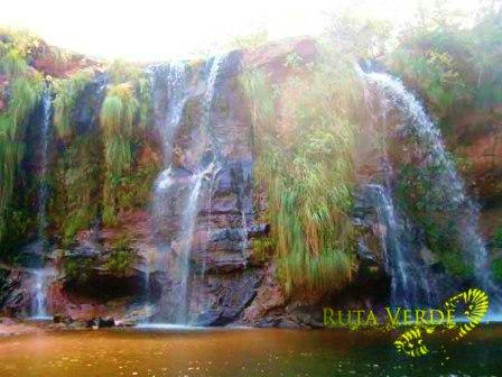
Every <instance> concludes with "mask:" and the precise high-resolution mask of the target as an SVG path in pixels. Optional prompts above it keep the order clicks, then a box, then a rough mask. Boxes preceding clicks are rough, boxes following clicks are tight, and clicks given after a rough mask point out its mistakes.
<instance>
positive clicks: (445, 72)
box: [388, 12, 502, 127]
mask: <svg viewBox="0 0 502 377" xmlns="http://www.w3.org/2000/svg"><path fill="white" fill-rule="evenodd" d="M501 24H502V13H500V12H498V13H495V12H492V13H488V14H487V15H486V16H485V17H484V19H483V20H482V22H480V23H479V24H478V25H477V26H476V27H474V28H473V29H465V28H462V27H460V26H459V25H456V24H450V23H447V22H446V21H445V20H442V21H437V22H435V23H432V24H431V25H428V27H422V28H415V29H409V30H407V33H406V34H404V35H403V36H402V40H401V43H400V45H399V47H398V48H397V49H396V50H395V51H394V52H393V53H392V55H391V56H390V59H388V60H389V63H390V65H391V66H392V68H393V69H394V70H395V71H396V72H397V73H398V74H399V75H401V76H402V77H404V78H405V79H406V81H408V82H409V83H411V84H412V85H413V86H414V87H415V88H417V90H418V91H419V92H420V94H421V96H423V97H424V98H425V99H426V101H427V104H428V105H429V106H430V109H431V110H432V111H433V113H434V114H435V115H437V116H438V117H440V118H442V119H443V120H444V122H443V124H445V125H449V126H450V127H454V124H455V122H454V119H455V118H456V117H458V116H459V115H460V116H461V115H462V114H464V113H465V111H466V110H469V109H470V110H471V111H472V109H473V108H475V107H479V108H487V109H489V108H492V107H493V106H494V105H495V104H497V103H500V102H501V101H502V93H501V91H500V85H501V84H502V82H501V80H502V74H501V70H500V64H499V62H500V60H501V58H502V52H501V50H500V48H499V45H500V40H501V38H502V27H501V26H500V25H501Z"/></svg>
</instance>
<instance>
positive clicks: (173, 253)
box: [153, 56, 225, 324]
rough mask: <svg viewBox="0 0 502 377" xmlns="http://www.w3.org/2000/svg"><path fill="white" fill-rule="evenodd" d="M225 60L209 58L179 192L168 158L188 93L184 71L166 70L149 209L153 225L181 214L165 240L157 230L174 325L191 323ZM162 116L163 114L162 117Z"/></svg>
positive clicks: (212, 175) (214, 160)
mask: <svg viewBox="0 0 502 377" xmlns="http://www.w3.org/2000/svg"><path fill="white" fill-rule="evenodd" d="M224 59H225V57H224V56H217V57H215V58H214V59H212V60H211V61H210V62H209V64H210V65H209V70H208V72H207V74H206V76H205V91H204V95H203V98H202V103H201V105H202V114H201V118H200V120H199V121H198V124H197V125H196V128H195V129H196V132H198V133H197V136H195V137H194V138H193V140H192V141H191V144H190V145H189V151H190V154H191V159H192V162H191V164H189V165H190V166H184V168H185V172H186V171H187V170H189V173H190V176H189V177H188V179H186V178H185V181H186V182H187V183H185V185H186V188H185V189H184V190H183V191H184V193H183V194H182V195H180V179H179V177H180V174H181V173H180V172H179V171H180V169H179V167H177V166H173V164H172V161H171V160H172V148H173V143H174V138H175V137H176V133H177V130H178V127H179V126H180V122H181V120H182V116H183V110H184V108H185V104H186V102H187V100H188V98H189V93H188V87H187V85H188V77H187V70H186V69H185V68H181V67H180V66H170V67H169V69H168V71H167V72H168V73H167V78H166V83H167V88H166V91H167V92H166V93H165V94H164V95H167V102H168V105H167V108H166V110H165V114H164V115H163V119H164V122H163V124H161V125H160V127H161V134H162V135H163V136H162V137H163V145H164V156H165V170H164V171H163V172H162V173H161V174H160V175H159V177H158V178H157V180H156V182H155V187H154V198H153V213H154V219H155V221H156V223H157V225H159V224H162V222H163V221H165V220H166V218H167V217H169V216H172V215H173V214H175V215H176V216H178V217H179V226H178V229H177V231H175V232H174V233H175V234H174V235H173V236H171V237H169V239H168V240H165V239H164V238H163V236H162V235H161V236H160V238H161V239H160V240H159V241H158V245H159V247H158V250H159V251H160V252H163V253H169V255H170V258H169V260H168V263H170V264H171V265H170V266H168V265H167V264H166V262H165V259H164V261H163V262H162V267H161V269H162V270H163V271H164V273H166V274H167V273H169V271H171V276H169V278H170V279H171V282H172V287H171V290H170V291H169V292H165V293H163V294H166V295H167V296H169V297H167V300H166V301H167V302H168V303H169V306H170V310H169V313H168V314H167V317H168V320H169V322H171V323H175V324H188V323H189V322H190V315H189V308H190V287H189V285H190V277H191V267H190V255H191V250H192V244H193V239H194V233H195V231H196V229H197V217H198V215H199V212H200V208H201V197H202V196H203V195H202V194H203V192H206V191H207V190H208V189H211V190H212V187H213V183H214V179H215V176H216V175H217V172H218V170H219V168H218V156H217V155H216V154H217V151H216V150H215V148H214V144H215V139H214V138H213V136H212V133H211V130H210V128H211V112H212V107H213V102H214V96H215V88H216V83H217V79H218V75H219V72H220V70H221V65H222V63H223V61H224ZM160 95H162V93H160ZM157 111H158V109H157ZM160 118H161V119H162V116H161V117H160ZM187 168H188V169H187ZM183 174H185V173H183ZM209 194H211V193H209ZM179 198H184V199H182V200H183V203H181V206H180V208H181V213H177V212H176V208H174V207H176V201H177V200H179ZM173 272H174V274H173ZM174 275H175V276H174Z"/></svg>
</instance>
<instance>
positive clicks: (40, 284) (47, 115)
mask: <svg viewBox="0 0 502 377" xmlns="http://www.w3.org/2000/svg"><path fill="white" fill-rule="evenodd" d="M41 105H42V117H41V124H40V172H39V182H40V183H39V186H38V191H37V202H38V211H37V222H38V233H37V234H38V239H37V243H36V244H37V249H38V250H37V251H38V252H39V253H40V254H41V255H42V256H43V254H44V253H45V251H46V249H47V237H46V230H47V225H48V220H47V201H48V199H49V186H48V184H47V172H48V165H49V141H50V126H51V108H52V97H51V91H50V88H49V87H46V88H45V90H44V92H43V97H42V101H41ZM42 263H43V262H42ZM33 274H34V279H33V282H32V303H31V316H32V318H34V319H47V318H49V317H48V314H47V289H48V285H49V281H48V279H47V271H46V270H45V269H44V268H43V267H41V268H39V269H36V270H35V271H34V273H33Z"/></svg>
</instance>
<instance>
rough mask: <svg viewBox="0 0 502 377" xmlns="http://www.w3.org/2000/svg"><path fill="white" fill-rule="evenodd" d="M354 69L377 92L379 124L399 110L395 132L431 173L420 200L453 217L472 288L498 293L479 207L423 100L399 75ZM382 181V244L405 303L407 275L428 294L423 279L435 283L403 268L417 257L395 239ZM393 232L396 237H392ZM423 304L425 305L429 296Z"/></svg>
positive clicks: (391, 206) (391, 207) (388, 191)
mask: <svg viewBox="0 0 502 377" xmlns="http://www.w3.org/2000/svg"><path fill="white" fill-rule="evenodd" d="M359 73H360V74H362V76H363V78H364V80H365V81H366V82H367V84H368V85H369V86H370V87H371V88H373V90H375V91H376V93H375V96H374V98H376V99H377V102H378V103H379V108H380V109H381V112H382V113H383V114H381V120H383V123H384V127H387V124H386V123H387V117H388V114H390V112H391V111H394V112H396V111H397V112H398V113H399V115H400V117H401V118H400V119H401V122H402V124H399V125H398V126H399V127H400V128H401V129H400V130H399V131H400V132H401V133H402V134H404V135H405V136H406V137H408V138H410V139H412V140H413V143H414V147H415V149H417V151H416V154H417V156H416V157H418V158H417V160H418V161H419V163H420V164H421V165H420V168H421V169H431V170H432V171H433V172H434V174H433V176H432V177H430V178H428V182H427V184H428V189H427V193H426V197H425V198H424V200H425V201H426V203H427V205H430V206H435V208H440V210H441V211H443V213H447V214H448V215H449V216H452V217H451V218H452V219H454V222H455V224H454V225H455V227H456V229H457V230H458V234H459V238H460V245H461V250H460V255H459V258H464V259H465V260H466V263H467V264H469V265H471V266H474V268H473V270H474V271H473V272H474V278H475V281H476V284H477V287H478V288H481V289H484V290H485V291H487V292H488V293H490V294H491V296H492V298H495V299H497V298H498V297H499V292H498V289H497V287H496V285H495V284H494V283H493V281H492V279H491V273H490V269H489V263H488V252H487V249H486V247H485V245H484V242H483V240H482V238H481V237H480V236H479V232H478V220H479V208H478V206H477V205H476V204H475V203H474V202H473V201H472V200H471V199H470V198H469V197H468V196H467V194H466V190H465V185H464V182H463V180H462V178H461V177H460V176H459V174H458V172H457V170H456V168H455V165H454V163H453V161H452V159H451V157H450V156H449V153H448V152H447V150H446V148H445V146H444V142H443V138H442V135H441V132H440V130H439V128H438V126H437V124H436V123H435V122H434V121H433V120H432V119H431V118H430V117H429V116H428V114H427V112H426V111H425V109H424V107H423V106H422V104H421V103H420V102H419V101H418V99H417V98H416V97H415V96H414V95H413V94H412V93H411V92H410V91H408V90H407V89H406V88H405V86H404V85H403V83H402V82H401V81H400V80H398V79H396V78H394V77H392V76H390V75H388V74H385V73H377V72H369V73H362V72H359ZM391 170H392V169H390V171H389V169H384V171H387V173H386V175H387V177H386V180H387V181H390V179H389V176H390V174H392V172H391ZM386 186H387V187H380V188H378V189H377V188H375V190H374V191H375V193H378V195H377V196H379V197H380V199H378V201H379V202H380V203H379V204H378V206H379V208H380V212H381V216H382V218H383V219H384V222H385V223H386V225H387V226H388V227H389V232H388V235H387V239H386V240H385V241H386V242H385V244H386V245H387V247H388V248H390V249H391V250H392V251H391V252H390V251H389V252H390V256H389V258H390V259H391V261H390V267H391V269H392V271H391V276H392V286H393V292H394V293H395V295H394V297H393V300H395V301H398V300H401V301H403V300H404V303H405V304H406V303H409V295H410V289H411V293H412V294H416V292H415V293H413V292H414V289H413V288H411V287H410V286H409V281H410V279H413V280H415V281H418V283H419V284H420V285H421V289H422V290H425V291H429V296H430V291H431V290H435V289H437V288H436V287H430V286H429V287H427V285H428V284H434V281H433V280H431V278H430V277H427V275H426V274H424V273H420V271H414V272H413V274H409V271H408V267H409V266H411V265H415V266H416V265H417V263H416V261H414V260H413V258H416V257H415V256H414V255H412V254H410V253H411V251H410V249H408V248H405V249H403V244H402V243H401V241H398V240H400V239H402V237H400V236H399V233H400V231H401V230H399V227H398V225H396V224H397V223H399V221H396V217H395V216H396V215H395V214H396V213H397V212H396V210H395V208H394V204H393V201H392V197H391V195H392V192H391V188H390V187H389V186H388V185H386ZM401 220H403V219H401ZM401 222H402V221H401ZM396 232H397V234H398V235H397V236H395V234H396ZM451 252H455V251H454V250H452V251H451ZM415 254H416V253H415ZM407 266H408V267H407ZM417 274H418V275H417ZM400 290H401V291H406V293H403V292H401V293H400V294H399V293H398V292H399V291H400ZM423 303H424V304H430V302H428V301H426V302H423Z"/></svg>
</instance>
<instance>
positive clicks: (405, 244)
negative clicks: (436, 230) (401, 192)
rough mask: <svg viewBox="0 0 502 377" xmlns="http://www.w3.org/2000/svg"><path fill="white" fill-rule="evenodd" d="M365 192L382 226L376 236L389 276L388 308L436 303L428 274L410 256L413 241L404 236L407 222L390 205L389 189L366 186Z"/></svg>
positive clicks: (407, 231)
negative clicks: (389, 305)
mask: <svg viewBox="0 0 502 377" xmlns="http://www.w3.org/2000/svg"><path fill="white" fill-rule="evenodd" d="M367 192H368V195H369V198H370V200H371V202H372V205H373V207H374V208H375V210H376V213H377V217H378V222H379V224H381V225H383V226H384V229H380V230H379V232H378V235H379V237H380V244H381V245H382V252H383V260H384V265H385V271H386V272H387V274H388V275H389V276H390V277H391V305H392V306H394V307H396V306H402V307H407V308H411V307H418V306H419V305H424V304H426V305H427V306H429V307H432V305H434V304H435V303H437V297H436V295H435V290H434V289H433V287H434V285H433V283H429V276H428V274H427V271H426V270H425V269H424V268H423V266H420V265H419V264H418V263H419V261H417V260H416V259H414V258H412V256H411V255H410V254H411V253H412V252H413V249H414V248H413V245H412V241H411V240H410V239H409V237H407V234H408V233H409V230H408V229H406V223H407V222H406V220H405V219H404V218H403V217H402V215H400V214H399V213H398V211H397V209H396V207H395V205H394V203H393V200H392V195H391V191H390V188H389V187H385V186H382V185H377V184H369V185H367Z"/></svg>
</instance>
